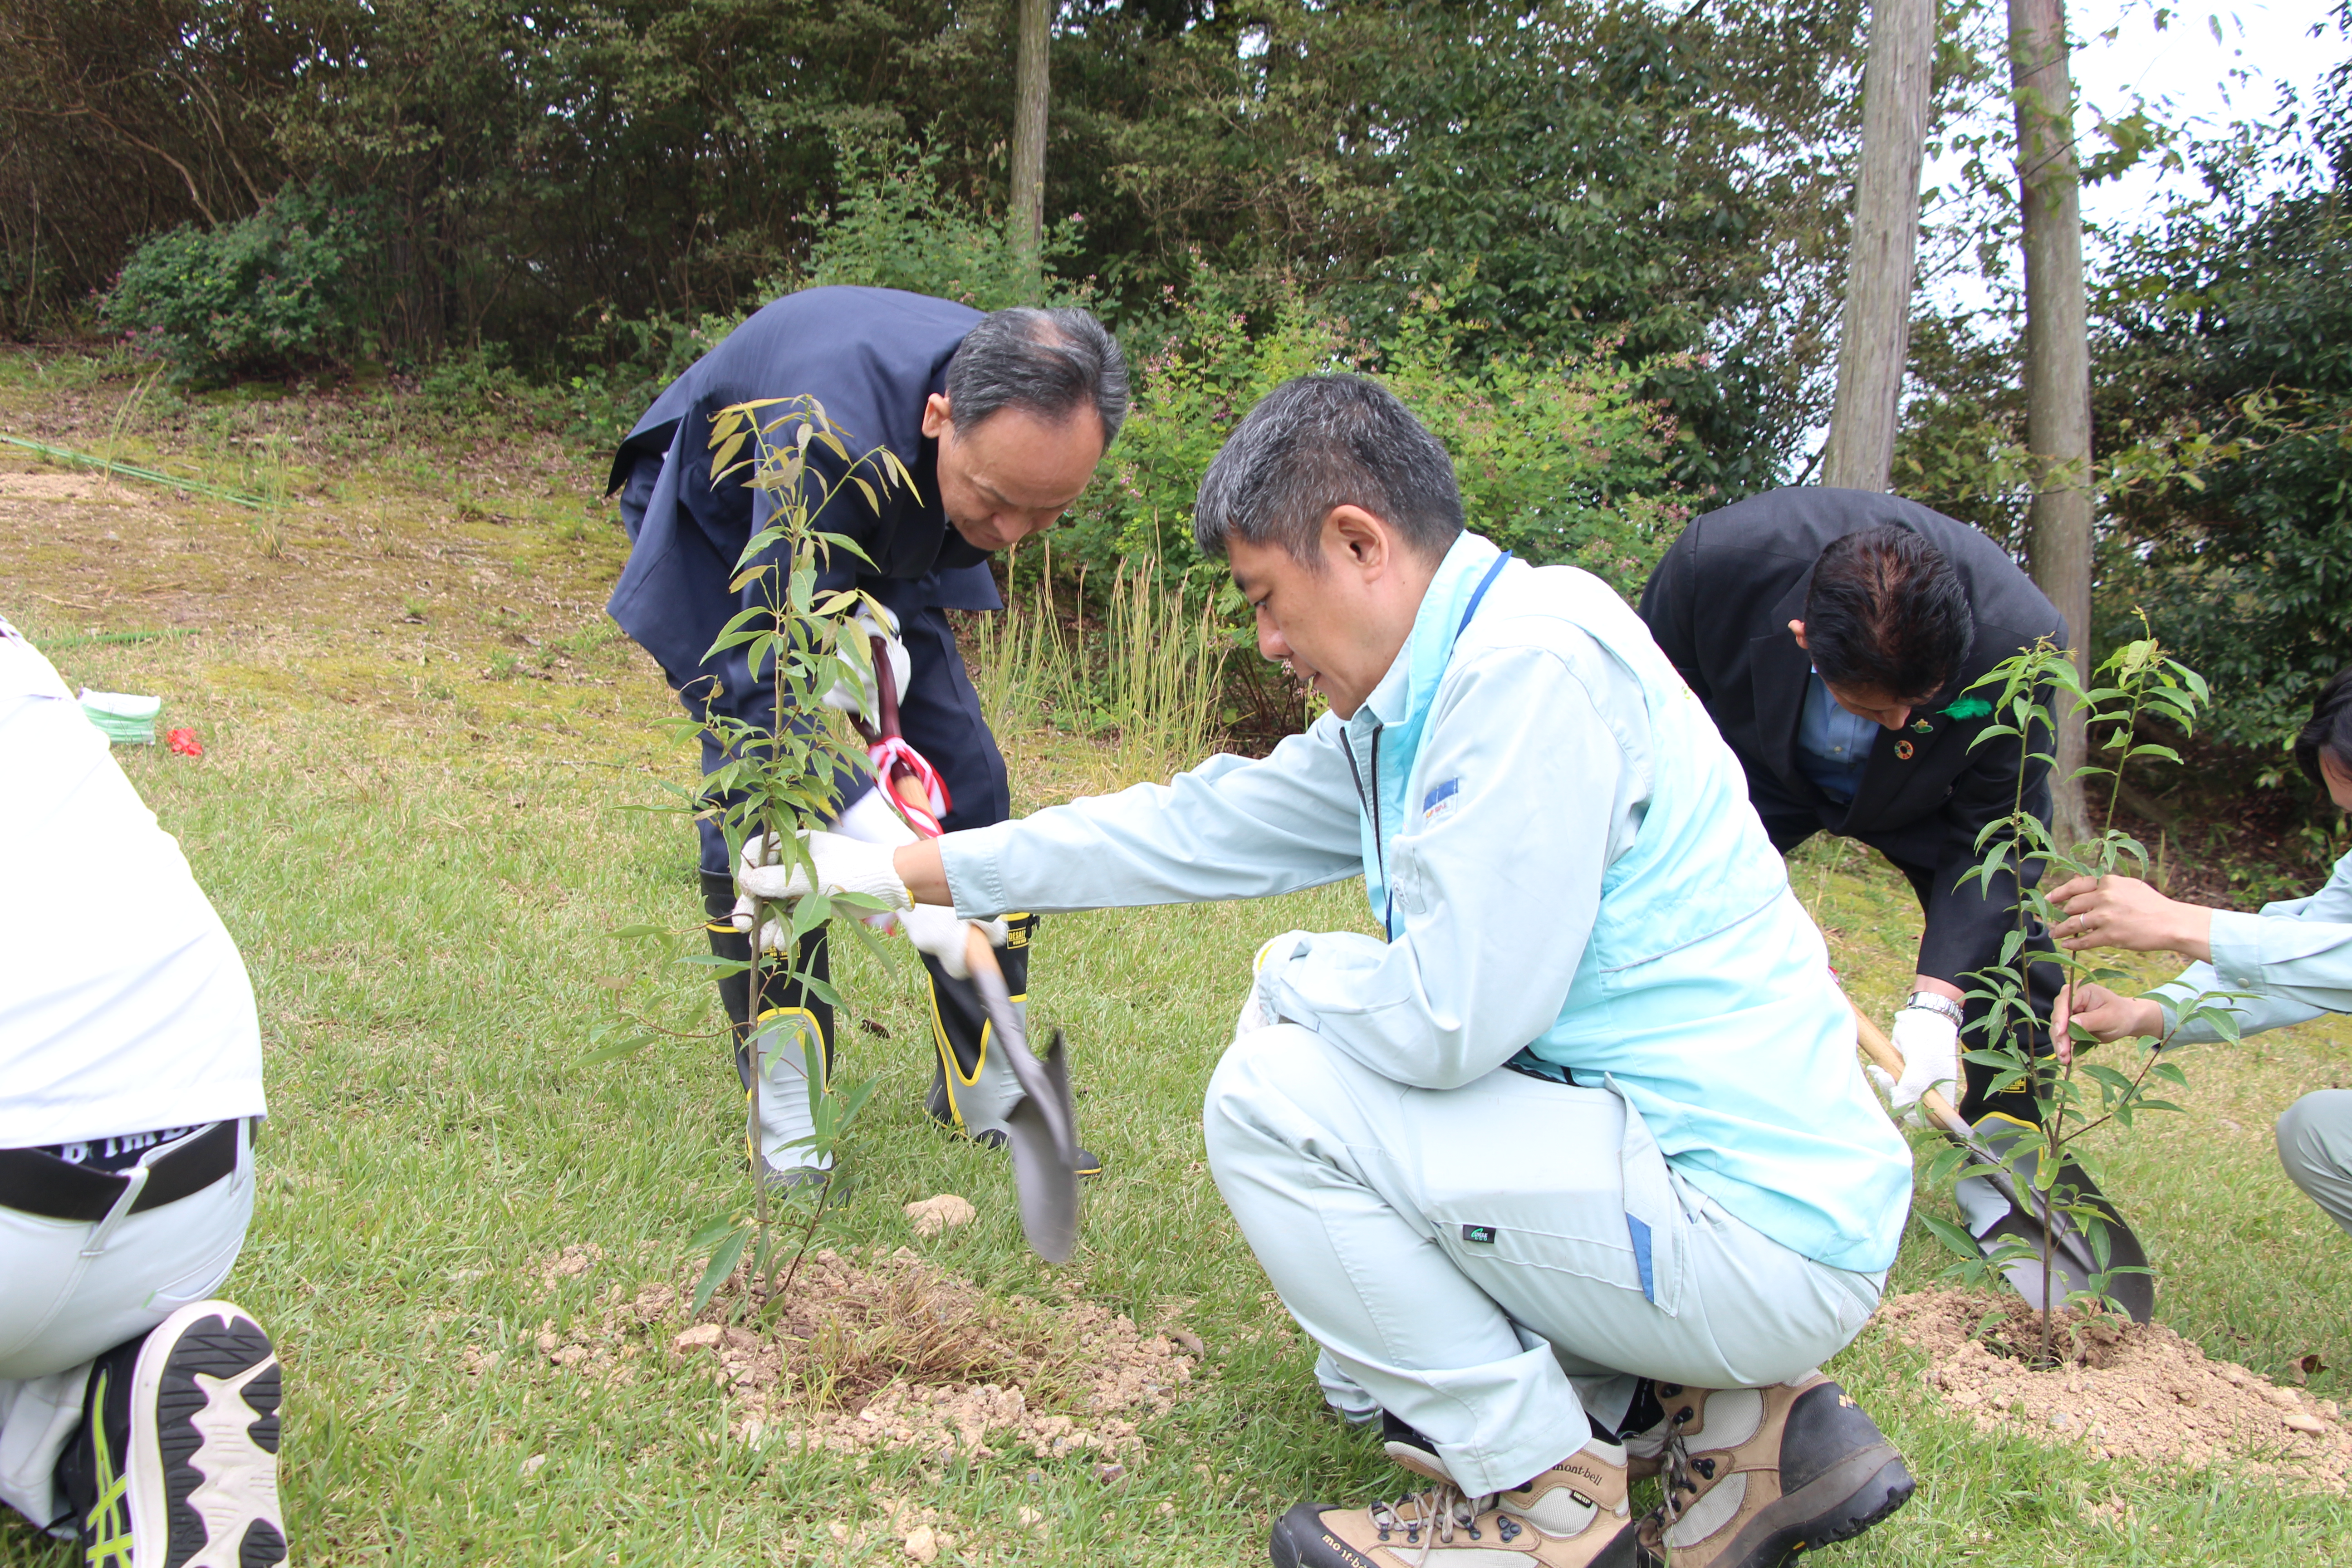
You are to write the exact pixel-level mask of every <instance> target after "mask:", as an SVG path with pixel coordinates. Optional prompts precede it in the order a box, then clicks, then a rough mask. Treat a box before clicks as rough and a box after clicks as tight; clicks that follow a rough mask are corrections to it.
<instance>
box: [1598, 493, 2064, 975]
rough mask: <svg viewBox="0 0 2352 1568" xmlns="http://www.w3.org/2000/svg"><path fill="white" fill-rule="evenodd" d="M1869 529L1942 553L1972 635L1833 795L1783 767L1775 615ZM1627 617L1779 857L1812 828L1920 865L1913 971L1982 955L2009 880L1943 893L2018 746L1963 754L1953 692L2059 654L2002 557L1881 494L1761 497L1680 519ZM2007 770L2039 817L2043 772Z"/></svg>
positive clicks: (1951, 885) (1785, 688)
mask: <svg viewBox="0 0 2352 1568" xmlns="http://www.w3.org/2000/svg"><path fill="white" fill-rule="evenodd" d="M1880 523H1894V524H1895V525H1897V526H1899V527H1903V528H1907V529H1910V530H1911V531H1913V532H1915V533H1917V534H1919V535H1921V536H1922V537H1924V538H1925V539H1927V541H1928V542H1930V543H1932V544H1934V545H1935V546H1936V548H1937V549H1938V550H1940V551H1941V552H1943V554H1944V558H1945V559H1946V560H1947V561H1949V562H1950V563H1952V569H1953V570H1954V571H1955V572H1957V573H1958V574H1959V579H1960V583H1961V585H1962V586H1963V588H1965V589H1966V591H1967V594H1968V599H1969V613H1970V616H1971V617H1972V618H1973V620H1974V622H1975V627H1976V637H1975V643H1974V646H1973V647H1970V648H1969V655H1968V658H1966V659H1964V660H1962V661H1961V667H1960V672H1959V674H1958V676H1957V677H1955V678H1954V679H1953V680H1952V682H1951V684H1950V685H1949V686H1948V687H1947V688H1946V689H1945V690H1944V691H1943V692H1942V693H1940V694H1939V695H1938V696H1937V698H1936V699H1935V700H1933V701H1931V702H1929V703H1927V705H1925V706H1924V707H1923V708H1921V709H1919V710H1915V711H1914V712H1913V714H1912V716H1911V721H1910V722H1909V723H1908V724H1906V726H1905V727H1904V729H1903V730H1901V731H1892V730H1885V729H1881V730H1880V731H1878V733H1877V735H1876V737H1875V738H1874V741H1873V742H1872V745H1871V749H1870V757H1869V760H1868V762H1867V763H1865V765H1864V769H1863V773H1862V779H1861V784H1860V787H1859V789H1858V790H1857V792H1856V794H1855V795H1854V797H1853V801H1852V802H1850V803H1841V802H1838V801H1834V800H1832V799H1831V798H1830V797H1829V796H1828V795H1823V794H1822V791H1821V790H1820V789H1819V788H1817V787H1816V786H1815V785H1814V784H1813V783H1812V781H1811V780H1810V779H1808V778H1807V777H1806V776H1805V774H1804V770H1803V769H1802V768H1801V767H1800V766H1799V765H1798V762H1797V726H1798V723H1799V721H1801V718H1802V717H1803V712H1804V701H1805V689H1806V685H1807V678H1808V677H1809V676H1810V675H1811V673H1812V660H1811V658H1809V657H1808V656H1807V655H1806V653H1805V650H1804V649H1803V648H1801V647H1798V646H1797V639H1796V638H1795V637H1792V636H1790V632H1789V623H1790V621H1801V620H1803V619H1804V618H1805V595H1806V593H1807V592H1808V591H1809V590H1810V589H1811V586H1812V582H1813V567H1814V564H1815V563H1817V562H1819V561H1820V559H1821V554H1822V549H1823V548H1824V547H1826V546H1827V545H1828V544H1829V542H1830V541H1832V540H1833V539H1838V538H1841V537H1843V536H1844V535H1845V534H1849V533H1853V532H1857V531H1861V530H1863V529H1865V528H1870V527H1874V526H1875V525H1877V524H1880ZM1641 614H1642V619H1643V621H1645V622H1647V623H1648V625H1649V627H1650V635H1651V636H1652V637H1655V638H1656V639H1657V642H1658V646H1659V647H1660V648H1662V649H1663V650H1664V652H1665V656H1666V658H1669V659H1670V660H1672V661H1673V662H1674V666H1675V668H1676V669H1678V670H1680V671H1681V672H1682V676H1683V679H1685V680H1687V681H1688V682H1690V687H1691V689H1692V690H1693V691H1694V692H1696V693H1697V695H1698V698H1699V700H1700V701H1702V702H1704V703H1705V704H1706V710H1707V712H1708V714H1709V715H1710V716H1711V717H1712V718H1713V719H1714V720H1715V723H1716V728H1717V729H1718V730H1720V731H1722V732H1723V738H1724V739H1725V740H1726V741H1727V742H1730V744H1731V749H1732V751H1734V752H1737V753H1738V757H1739V761H1740V763H1741V765H1742V766H1744V767H1745V768H1746V769H1747V770H1748V795H1749V798H1750V799H1751V800H1753V801H1754V802H1755V803H1756V805H1757V809H1758V811H1759V814H1760V815H1762V816H1764V817H1765V819H1766V826H1768V827H1770V828H1771V829H1772V830H1773V837H1774V840H1775V842H1776V843H1781V845H1782V847H1790V843H1791V842H1793V840H1795V839H1801V838H1802V837H1805V836H1806V834H1808V833H1810V832H1811V831H1813V830H1814V829H1816V828H1819V829H1822V830H1825V831H1827V832H1831V833H1837V834H1843V835H1844V836H1846V837H1852V838H1858V839H1860V840H1862V841H1863V842H1864V844H1867V845H1869V846H1870V847H1873V848H1874V849H1877V850H1880V851H1881V852H1882V853H1884V854H1885V856H1886V857H1887V858H1889V859H1891V860H1893V861H1895V863H1896V864H1897V865H1898V866H1902V867H1905V868H1916V869H1917V870H1920V871H1923V872H1925V871H1932V872H1933V874H1934V879H1933V883H1932V887H1931V888H1923V889H1922V897H1923V901H1924V902H1925V904H1926V906H1927V908H1926V913H1927V930H1926V932H1925V934H1924V936H1923V937H1922V940H1921V942H1920V947H1919V960H1918V963H1919V973H1922V974H1930V975H1934V976H1936V977H1937V979H1941V980H1948V981H1951V982H1953V983H1954V984H1963V983H1962V982H1961V980H1960V977H1961V976H1962V975H1963V974H1965V973H1969V971H1971V970H1975V969H1980V968H1984V967H1987V966H1989V965H1990V964H1991V963H1994V962H1995V961H1996V960H1997V959H1998V958H1999V956H2000V942H2001V938H2002V936H2003V935H2004V934H2005V933H2006V932H2007V931H2009V930H2010V929H2011V926H2012V925H2013V924H2014V916H2013V915H2012V914H2011V909H2010V906H2011V903H2013V902H2014V900H2015V899H2016V896H2017V895H2016V891H2015V888H2014V884H2013V883H2010V882H2007V881H2006V880H2004V881H2002V882H2000V883H1997V884H1996V885H1995V887H1994V889H1993V891H1992V896H1991V897H1990V898H1988V897H1987V896H1986V894H1985V892H1984V890H1983V889H1981V887H1980V886H1979V884H1977V883H1970V884H1969V886H1968V887H1966V888H1960V887H1958V885H1957V883H1958V879H1959V876H1960V874H1961V873H1962V872H1964V871H1966V870H1967V869H1968V868H1969V867H1970V866H1972V865H1974V864H1975V863H1976V859H1977V853H1978V852H1977V849H1976V837H1977V834H1978V832H1979V830H1980V829H1981V828H1982V827H1983V826H1985V824H1987V823H1988V822H1991V821H1993V820H1995V819H1996V818H1999V817H2003V816H2008V815H2009V812H2010V809H2011V804H2012V802H2014V801H2015V799H2016V798H2017V792H2018V786H2019V784H2020V782H2021V781H2020V778H2019V773H2020V767H2021V764H2020V759H2019V755H2018V746H2017V743H2016V742H2014V741H2011V740H2005V739H2003V740H1993V741H1988V742H1986V743H1985V744H1984V745H1982V746H1980V747H1978V746H1973V745H1972V742H1974V740H1975V738H1976V737H1977V735H1978V734H1979V733H1980V732H1981V731H1983V730H1984V729H1985V728H1986V726H1988V725H1989V724H1990V723H1991V722H1992V720H1991V717H1990V715H1989V714H1987V713H1985V712H1983V711H1982V710H1978V709H1976V708H1975V705H1974V704H1965V705H1960V707H1959V710H1958V712H1955V711H1952V708H1953V706H1954V704H1955V700H1956V699H1958V697H1959V696H1960V694H1961V692H1962V691H1963V690H1964V689H1966V688H1967V687H1968V686H1969V685H1970V684H1971V683H1972V682H1974V681H1975V680H1976V679H1978V678H1979V676H1982V675H1983V674H1984V673H1985V672H1986V671H1988V670H1990V669H1991V668H1993V666H1995V665H1997V664H1999V663H2000V661H2001V660H2003V659H2005V658H2009V657H2010V656H2011V655H2012V654H2014V653H2016V652H2017V651H2018V650H2019V649H2021V648H2027V647H2032V646H2033V645H2034V643H2035V641H2036V640H2037V639H2039V638H2041V637H2049V638H2051V639H2052V640H2053V642H2055V643H2057V644H2058V645H2059V646H2060V647H2064V646H2065V644H2066V623H2065V621H2064V620H2063V618H2061V617H2060V616H2059V614H2058V611H2057V608H2056V607H2055V606H2054V605H2052V604H2051V603H2050V601H2049V600H2048V599H2047V598H2045V597H2043V596H2042V590H2040V589H2039V588H2036V587H2035V586H2034V585H2033V584H2032V580H2031V579H2030V578H2028V577H2027V576H2026V574H2024V573H2023V572H2022V571H2021V570H2020V569H2019V568H2018V565H2017V563H2015V562H2014V561H2012V560H2011V559H2010V558H2009V554H2008V552H2006V551H2004V550H2002V549H2001V547H2000V545H1998V544H1996V543H1994V542H1992V541H1991V540H1990V539H1989V538H1987V537H1986V536H1985V535H1984V534H1983V533H1981V532H1979V531H1978V530H1976V529H1974V528H1971V527H1970V526H1969V525H1968V524H1967V523H1964V522H1957V521H1953V520H1952V519H1950V518H1948V517H1946V516H1944V515H1943V514H1942V513H1940V512H1936V511H1930V510H1928V509H1927V508H1926V507H1924V506H1921V505H1919V504H1918V503H1917V502H1916V501H1908V500H1903V499H1901V498H1900V497H1897V496H1891V495H1882V494H1880V493H1878V492H1876V491H1874V490H1839V489H1822V488H1821V487H1818V486H1807V487H1803V488H1801V489H1782V490H1772V491H1769V492H1767V493H1765V494H1763V495H1759V496H1750V497H1749V498H1748V500H1743V501H1739V502H1738V503H1736V504H1734V505H1732V506H1727V507H1725V508H1723V509H1722V510H1719V511H1711V512H1708V513H1707V514H1706V515H1705V516H1703V517H1698V518H1695V519H1693V520H1692V521H1691V523H1690V525H1689V526H1688V527H1687V528H1685V530H1684V531H1683V534H1682V537H1681V538H1679V539H1677V540H1675V542H1674V545H1673V547H1672V548H1671V549H1669V550H1668V551H1667V552H1666V556H1665V559H1664V561H1662V562H1660V563H1658V569H1657V570H1656V571H1655V572H1653V573H1652V574H1650V580H1649V582H1648V583H1647V584H1644V585H1643V589H1642V604H1641ZM2045 696H2046V694H2045ZM1979 697H1981V694H1979ZM1963 714H1969V715H1971V716H1969V717H1963V716H1962V715H1963ZM2023 772H2024V774H2025V776H2024V778H2023V780H2022V783H2023V784H2024V790H2025V800H2026V804H2027V807H2028V809H2030V810H2032V811H2033V812H2034V813H2035V814H2036V815H2037V816H2041V817H2042V818H2043V819H2044V820H2045V821H2046V820H2047V819H2048V817H2049V812H2050V805H2049V802H2050V785H2049V765H2048V764H2047V763H2039V762H2036V763H2030V764H2026V765H2025V766H2024V768H2023ZM1776 819H1777V820H1776Z"/></svg>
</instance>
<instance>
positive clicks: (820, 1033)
mask: <svg viewBox="0 0 2352 1568" xmlns="http://www.w3.org/2000/svg"><path fill="white" fill-rule="evenodd" d="M793 1013H797V1014H799V1015H800V1016H802V1017H803V1019H805V1020H807V1022H806V1023H805V1024H804V1025H803V1026H802V1027H800V1028H797V1029H795V1030H793V1034H794V1035H796V1036H801V1037H806V1038H809V1039H814V1041H816V1058H817V1063H818V1070H819V1071H820V1072H822V1073H823V1074H824V1078H823V1079H822V1081H820V1082H819V1083H818V1084H817V1088H818V1089H820V1090H824V1089H831V1088H832V1087H833V1064H832V1063H831V1062H829V1061H827V1060H825V1052H824V1025H822V1024H820V1023H818V1022H817V1019H816V1014H815V1013H814V1012H813V1011H811V1010H810V1009H808V1008H806V1007H765V1008H762V1009H761V1012H760V1021H759V1023H758V1024H756V1025H755V1026H753V1027H752V1030H751V1033H752V1036H753V1037H754V1038H755V1039H756V1038H757V1037H758V1036H759V1034H760V1032H761V1030H763V1029H765V1028H766V1027H767V1026H768V1021H769V1020H770V1019H771V1018H782V1017H784V1016H787V1015H790V1014H793ZM751 1076H752V1077H753V1078H754V1079H757V1078H758V1077H759V1076H760V1064H759V1059H758V1054H757V1052H754V1053H753V1058H752V1063H751Z"/></svg>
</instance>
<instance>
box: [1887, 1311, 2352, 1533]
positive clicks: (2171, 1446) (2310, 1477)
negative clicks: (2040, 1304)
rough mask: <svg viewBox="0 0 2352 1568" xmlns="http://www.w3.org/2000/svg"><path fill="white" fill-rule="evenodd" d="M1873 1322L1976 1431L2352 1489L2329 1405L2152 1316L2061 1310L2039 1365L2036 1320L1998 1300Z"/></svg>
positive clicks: (2343, 1439)
mask: <svg viewBox="0 0 2352 1568" xmlns="http://www.w3.org/2000/svg"><path fill="white" fill-rule="evenodd" d="M1988 1320H1990V1321H1988ZM1877 1321H1878V1322H1879V1323H1880V1324H1881V1325H1882V1326H1884V1327H1885V1328H1886V1329H1887V1330H1889V1331H1892V1332H1893V1333H1894V1334H1895V1337H1896V1338H1897V1339H1899V1340H1901V1341H1902V1342H1904V1343H1906V1344H1907V1345H1911V1346H1913V1347H1915V1348H1916V1349H1918V1350H1922V1351H1925V1352H1927V1355H1928V1357H1929V1358H1930V1362H1931V1364H1930V1365H1929V1367H1928V1369H1927V1386H1928V1387H1929V1388H1930V1389H1932V1390H1934V1391H1935V1392H1936V1394H1937V1395H1938V1396H1939V1397H1940V1398H1941V1400H1942V1402H1943V1403H1944V1404H1945V1405H1948V1407H1950V1408H1952V1409H1954V1410H1957V1411H1960V1412H1962V1413H1964V1414H1966V1415H1969V1416H1970V1417H1971V1418H1972V1419H1973V1420H1974V1421H1975V1422H1976V1425H1977V1426H1978V1427H1979V1428H1980V1429H1982V1430H1985V1431H1993V1430H1997V1429H2000V1428H2002V1427H2007V1428H2009V1429H2011V1430H2012V1431H2016V1432H2020V1433H2022V1434H2025V1435H2029V1436H2033V1437H2035V1438H2037V1439H2040V1440H2042V1441H2044V1442H2059V1443H2080V1444H2084V1445H2087V1446H2088V1447H2092V1448H2093V1449H2095V1450H2096V1451H2097V1452H2098V1453H2099V1454H2101V1455H2103V1456H2104V1457H2105V1458H2129V1459H2137V1460H2139V1461H2141V1462H2143V1463H2148V1464H2156V1465H2163V1466H2187V1467H2189V1468H2202V1467H2204V1466H2207V1465H2220V1466H2222V1467H2224V1468H2229V1469H2231V1470H2233V1471H2235V1472H2237V1473H2239V1474H2241V1475H2252V1476H2267V1477H2269V1478H2271V1479H2275V1480H2279V1481H2282V1482H2284V1483H2286V1484H2289V1485H2293V1486H2297V1487H2305V1488H2312V1489H2318V1490H2323V1491H2330V1492H2339V1493H2340V1492H2344V1491H2347V1490H2352V1430H2347V1427H2346V1426H2345V1425H2344V1421H2343V1412H2342V1411H2341V1410H2340V1409H2339V1408H2338V1407H2337V1405H2336V1402H2335V1401H2334V1400H2332V1399H2315V1398H2313V1397H2312V1396H2311V1395H2310V1394H2307V1393H2305V1391H2303V1390H2300V1389H2294V1388H2285V1387H2282V1386H2280V1385H2279V1384H2274V1383H2272V1382H2270V1381H2268V1380H2267V1379H2265V1378H2262V1377H2259V1376H2257V1375H2255V1374H2254V1373H2251V1372H2249V1371H2247V1370H2246V1369H2245V1368H2244V1367H2242V1366H2240V1365H2238V1364H2237V1363H2234V1362H2226V1361H2213V1360H2210V1359H2208V1357H2207V1356H2206V1354H2205V1352H2203V1351H2201V1350H2200V1349H2198V1348H2197V1347H2196V1346H2195V1345H2193V1344H2190V1343H2189V1342H2188V1341H2187V1340H2184V1339H2182V1338H2181V1337H2180V1336H2179V1334H2177V1333H2174V1332H2173V1331H2171V1330H2170V1329H2168V1328H2166V1327H2165V1326H2164V1325H2163V1324H2161V1323H2133V1322H2130V1321H2127V1320H2124V1319H2119V1318H2116V1317H2112V1316H2105V1315H2093V1316H2087V1317H2086V1316H2084V1315H2082V1314H2077V1313H2069V1314H2066V1315H2065V1316H2064V1317H2063V1318H2062V1320H2061V1321H2060V1323H2059V1324H2058V1325H2057V1326H2056V1329H2055V1331H2054V1332H2053V1336H2052V1338H2053V1351H2054V1352H2056V1353H2057V1357H2058V1358H2059V1359H2058V1363H2057V1364H2056V1365H2054V1366H2051V1367H2049V1368H2047V1369H2042V1370H2037V1369H2036V1368H2035V1367H2034V1366H2033V1365H2032V1364H2031V1363H2032V1361H2033V1360H2034V1359H2035V1358H2036V1357H2037V1356H2038V1354H2039V1352H2040V1349H2041V1326H2040V1324H2041V1320H2040V1316H2039V1314H2038V1313H2036V1312H2034V1311H2032V1310H2031V1309H2029V1308H2027V1307H2025V1306H2024V1305H2023V1304H2022V1303H2021V1302H2016V1301H2013V1300H2009V1299H2007V1298H1998V1297H1994V1296H1991V1295H1989V1294H1984V1293H1981V1292H1974V1291H1958V1290H1920V1291H1914V1292H1912V1293H1910V1294H1908V1295H1903V1296H1896V1297H1894V1298H1892V1299H1891V1300H1888V1301H1886V1302H1885V1304H1884V1305H1882V1306H1881V1307H1880V1308H1879V1310H1878V1317H1877Z"/></svg>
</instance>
